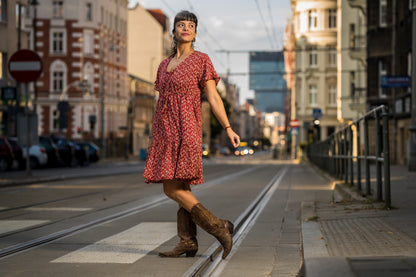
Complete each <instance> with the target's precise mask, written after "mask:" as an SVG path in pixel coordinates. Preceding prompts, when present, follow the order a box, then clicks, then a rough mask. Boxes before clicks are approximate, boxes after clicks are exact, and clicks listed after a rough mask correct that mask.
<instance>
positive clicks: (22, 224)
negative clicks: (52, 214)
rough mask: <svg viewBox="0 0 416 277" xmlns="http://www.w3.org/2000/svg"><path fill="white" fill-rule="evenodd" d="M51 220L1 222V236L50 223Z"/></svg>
mask: <svg viewBox="0 0 416 277" xmlns="http://www.w3.org/2000/svg"><path fill="white" fill-rule="evenodd" d="M48 222H49V220H0V234H5V233H8V232H12V231H17V230H21V229H24V228H27V227H32V226H35V225H40V224H45V223H48Z"/></svg>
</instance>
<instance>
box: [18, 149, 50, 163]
mask: <svg viewBox="0 0 416 277" xmlns="http://www.w3.org/2000/svg"><path fill="white" fill-rule="evenodd" d="M23 158H24V160H25V165H26V146H23ZM47 163H48V154H46V150H45V148H44V147H43V146H41V145H31V146H30V148H29V166H30V168H39V167H43V166H45V165H46V164H47Z"/></svg>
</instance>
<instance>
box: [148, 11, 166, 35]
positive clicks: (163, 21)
mask: <svg viewBox="0 0 416 277" xmlns="http://www.w3.org/2000/svg"><path fill="white" fill-rule="evenodd" d="M147 11H148V12H149V13H150V14H151V15H152V16H153V17H154V18H155V19H156V20H157V21H158V22H159V24H160V25H162V27H163V31H166V29H167V28H168V26H166V15H165V14H164V13H163V11H162V10H161V9H148V10H147Z"/></svg>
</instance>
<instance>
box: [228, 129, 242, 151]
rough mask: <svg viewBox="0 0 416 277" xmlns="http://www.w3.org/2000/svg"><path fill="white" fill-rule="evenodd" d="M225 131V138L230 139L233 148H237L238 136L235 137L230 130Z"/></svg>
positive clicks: (238, 143)
mask: <svg viewBox="0 0 416 277" xmlns="http://www.w3.org/2000/svg"><path fill="white" fill-rule="evenodd" d="M225 131H226V132H227V136H228V138H229V139H230V141H231V144H232V145H233V147H234V148H237V147H238V146H239V145H240V136H239V135H237V134H236V133H235V132H234V131H233V129H231V128H227V129H226V130H225Z"/></svg>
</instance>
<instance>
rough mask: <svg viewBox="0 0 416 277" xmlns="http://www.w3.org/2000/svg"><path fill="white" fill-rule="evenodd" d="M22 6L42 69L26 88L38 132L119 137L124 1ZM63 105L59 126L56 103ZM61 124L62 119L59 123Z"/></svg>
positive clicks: (56, 0) (66, 0)
mask: <svg viewBox="0 0 416 277" xmlns="http://www.w3.org/2000/svg"><path fill="white" fill-rule="evenodd" d="M37 2H38V3H39V5H37V6H35V7H30V8H29V9H27V10H26V21H25V22H26V24H25V27H26V28H27V30H28V31H29V32H30V48H31V49H33V50H35V51H36V52H37V53H38V54H39V55H40V56H41V57H42V59H43V62H44V72H43V74H42V75H41V76H40V78H39V79H38V81H37V82H36V85H35V86H34V87H33V88H32V91H33V103H34V110H35V111H36V112H37V114H38V117H39V133H40V134H50V133H61V134H64V135H65V136H67V137H69V138H81V137H86V136H88V137H103V136H104V137H121V136H124V135H125V132H124V131H121V130H122V129H123V128H122V127H125V126H126V120H127V108H128V101H129V99H128V88H127V5H128V1H127V0H100V1H99V0H88V1H80V0H52V1H51V0H38V1H37ZM59 102H66V103H68V109H67V114H66V116H67V120H64V123H65V124H59V120H57V119H58V118H57V117H59V116H60V113H61V115H62V113H64V112H65V111H62V110H61V111H59V109H58V103H59ZM61 123H62V122H61Z"/></svg>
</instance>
